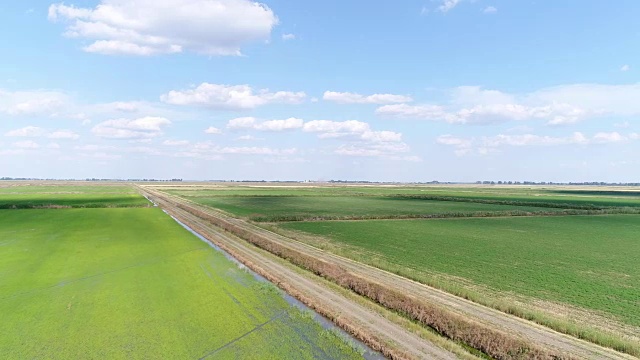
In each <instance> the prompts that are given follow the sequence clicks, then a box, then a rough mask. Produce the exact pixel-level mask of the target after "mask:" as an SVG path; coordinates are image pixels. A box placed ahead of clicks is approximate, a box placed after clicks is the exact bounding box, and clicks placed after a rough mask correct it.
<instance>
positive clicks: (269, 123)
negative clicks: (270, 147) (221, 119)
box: [227, 117, 304, 131]
mask: <svg viewBox="0 0 640 360" xmlns="http://www.w3.org/2000/svg"><path fill="white" fill-rule="evenodd" d="M303 124H304V120H302V119H297V118H288V119H285V120H266V121H259V120H257V119H256V118H253V117H241V118H236V119H232V120H229V122H228V123H227V128H229V129H234V130H238V129H251V130H258V131H285V130H294V129H300V128H302V126H303Z"/></svg>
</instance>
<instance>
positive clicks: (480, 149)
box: [436, 132, 638, 156]
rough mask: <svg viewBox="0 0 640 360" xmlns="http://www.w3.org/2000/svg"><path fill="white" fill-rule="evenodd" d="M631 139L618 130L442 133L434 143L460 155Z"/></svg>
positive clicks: (633, 138)
mask: <svg viewBox="0 0 640 360" xmlns="http://www.w3.org/2000/svg"><path fill="white" fill-rule="evenodd" d="M631 140H638V137H637V134H635V133H632V134H629V135H622V134H620V133H618V132H599V133H596V134H594V135H593V136H587V135H585V134H584V133H582V132H574V133H573V134H571V135H569V136H548V135H535V134H522V135H510V134H499V135H496V136H485V137H477V138H476V137H470V138H461V137H455V136H453V135H442V136H439V137H438V138H437V139H436V143H438V144H440V145H445V146H451V147H453V148H454V149H455V153H456V155H459V156H462V155H467V154H471V153H474V152H475V153H478V154H486V153H490V152H495V151H496V150H497V149H498V148H501V147H505V146H511V147H527V146H563V145H564V146H566V145H583V146H584V145H602V144H617V143H625V142H628V141H631Z"/></svg>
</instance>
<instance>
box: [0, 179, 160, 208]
mask: <svg viewBox="0 0 640 360" xmlns="http://www.w3.org/2000/svg"><path fill="white" fill-rule="evenodd" d="M149 205H150V203H149V201H147V200H146V199H145V198H144V197H142V196H140V195H139V194H138V193H136V192H135V190H134V189H133V188H132V187H130V186H125V185H112V186H91V185H70V186H64V185H59V186H38V185H35V186H25V185H21V186H8V187H0V209H29V208H59V207H70V208H102V207H144V206H149Z"/></svg>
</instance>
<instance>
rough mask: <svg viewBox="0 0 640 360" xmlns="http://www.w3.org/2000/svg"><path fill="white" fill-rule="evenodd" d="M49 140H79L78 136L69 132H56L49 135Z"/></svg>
mask: <svg viewBox="0 0 640 360" xmlns="http://www.w3.org/2000/svg"><path fill="white" fill-rule="evenodd" d="M49 138H50V139H68V140H77V139H79V138H80V135H78V134H76V133H75V132H73V131H71V130H57V131H54V132H52V133H51V134H49Z"/></svg>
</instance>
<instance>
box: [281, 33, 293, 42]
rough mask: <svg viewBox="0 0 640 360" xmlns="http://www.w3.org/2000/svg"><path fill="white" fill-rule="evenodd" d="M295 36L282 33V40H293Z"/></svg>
mask: <svg viewBox="0 0 640 360" xmlns="http://www.w3.org/2000/svg"><path fill="white" fill-rule="evenodd" d="M295 38H296V36H295V35H294V34H282V40H285V41H286V40H294V39H295Z"/></svg>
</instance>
